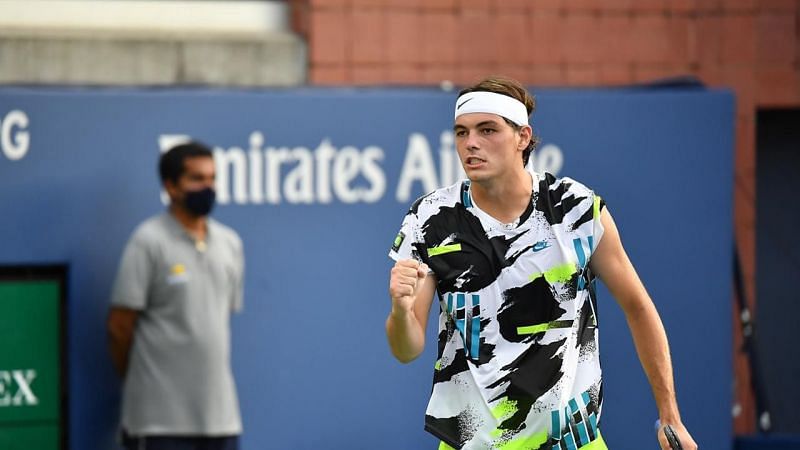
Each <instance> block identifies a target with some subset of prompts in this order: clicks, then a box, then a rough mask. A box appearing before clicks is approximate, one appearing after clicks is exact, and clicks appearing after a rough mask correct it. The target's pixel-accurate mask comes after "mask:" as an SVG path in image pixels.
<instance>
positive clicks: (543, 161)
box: [528, 144, 564, 175]
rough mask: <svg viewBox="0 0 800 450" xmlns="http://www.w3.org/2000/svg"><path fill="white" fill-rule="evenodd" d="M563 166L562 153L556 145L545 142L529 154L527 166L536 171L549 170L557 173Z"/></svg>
mask: <svg viewBox="0 0 800 450" xmlns="http://www.w3.org/2000/svg"><path fill="white" fill-rule="evenodd" d="M563 166H564V153H563V152H562V151H561V149H560V148H559V147H558V146H557V145H553V144H547V145H545V146H544V147H542V148H540V149H538V150H536V151H535V152H533V154H531V158H530V160H529V161H528V168H529V169H533V170H535V171H536V172H537V173H545V172H550V173H552V174H553V175H558V173H559V172H561V167H563Z"/></svg>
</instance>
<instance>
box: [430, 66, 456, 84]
mask: <svg viewBox="0 0 800 450" xmlns="http://www.w3.org/2000/svg"><path fill="white" fill-rule="evenodd" d="M456 78H457V70H456V66H454V65H447V66H440V65H435V66H426V67H424V68H423V69H422V82H423V83H425V84H433V85H441V83H442V82H443V81H447V82H450V83H453V80H455V79H456Z"/></svg>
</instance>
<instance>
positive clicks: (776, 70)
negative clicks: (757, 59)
mask: <svg viewBox="0 0 800 450" xmlns="http://www.w3.org/2000/svg"><path fill="white" fill-rule="evenodd" d="M756 80H757V83H758V87H757V93H756V103H757V104H758V106H759V107H761V108H797V107H800V72H798V71H797V69H795V68H794V67H792V66H784V67H760V68H758V70H757V72H756Z"/></svg>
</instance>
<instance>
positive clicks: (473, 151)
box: [453, 113, 527, 181]
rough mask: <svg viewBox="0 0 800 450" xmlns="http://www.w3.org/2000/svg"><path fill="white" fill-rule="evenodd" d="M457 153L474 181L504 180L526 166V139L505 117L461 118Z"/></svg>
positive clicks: (473, 115) (457, 127)
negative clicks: (499, 178)
mask: <svg viewBox="0 0 800 450" xmlns="http://www.w3.org/2000/svg"><path fill="white" fill-rule="evenodd" d="M453 131H454V133H455V139H456V150H458V156H459V158H460V159H461V165H462V166H464V172H466V174H467V176H468V177H469V179H470V180H472V181H488V180H491V179H494V178H497V177H502V176H503V175H505V174H506V173H508V171H510V170H517V169H519V167H520V166H521V165H522V150H524V149H525V146H527V142H525V145H522V143H523V136H521V135H520V133H519V132H518V131H517V130H515V129H514V128H513V127H512V126H511V125H509V124H508V123H507V122H506V121H505V120H504V119H503V118H502V117H500V116H498V115H497V114H490V113H469V114H463V115H461V116H458V118H457V119H456V124H455V126H454V127H453Z"/></svg>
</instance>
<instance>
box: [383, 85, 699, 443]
mask: <svg viewBox="0 0 800 450" xmlns="http://www.w3.org/2000/svg"><path fill="white" fill-rule="evenodd" d="M455 106H456V108H455V126H454V131H455V139H456V148H457V150H458V155H459V158H460V159H461V163H462V165H463V167H464V171H465V172H466V174H467V177H468V180H465V181H463V182H459V183H457V184H455V185H453V186H450V187H446V188H442V189H438V190H436V191H434V192H432V193H430V194H428V195H425V196H423V197H421V198H420V199H418V200H417V201H416V202H415V203H414V204H413V205H412V207H411V209H410V210H409V212H408V214H407V215H406V217H405V219H404V221H403V224H402V226H401V230H400V233H399V234H398V236H397V238H396V239H395V242H394V245H393V247H392V249H391V251H390V253H389V255H390V256H391V258H392V259H394V260H395V261H396V263H395V266H394V267H393V268H392V271H391V277H390V283H389V294H390V297H391V301H392V309H391V313H390V314H389V317H388V319H387V320H386V333H387V336H388V339H389V345H390V347H391V350H392V353H393V354H394V356H395V357H396V358H397V359H398V360H400V361H402V362H409V361H411V360H413V359H415V358H416V357H417V356H419V355H420V353H422V350H423V348H424V345H425V327H426V325H427V321H428V313H429V311H430V307H431V302H432V300H433V297H434V293H435V292H438V294H439V299H440V314H439V334H438V336H439V339H438V340H439V342H438V344H439V350H438V356H437V361H436V364H435V369H434V381H433V389H432V392H431V398H430V402H429V404H428V409H427V411H426V415H425V429H426V430H427V431H428V432H430V433H432V434H433V435H435V436H436V437H437V438H439V439H440V440H441V441H442V442H441V445H440V449H450V448H458V449H469V450H478V449H480V450H483V449H547V450H551V449H586V450H599V449H606V445H605V443H604V442H603V438H602V435H601V432H600V429H599V428H598V423H599V420H600V412H601V409H602V408H601V407H602V392H603V390H602V378H601V371H600V360H599V352H598V345H597V344H598V341H597V339H598V337H597V326H596V325H597V323H596V314H595V311H596V306H597V305H596V298H595V293H594V280H595V277H599V278H600V279H601V280H602V281H603V282H604V283H605V284H606V286H608V288H609V290H610V291H611V293H612V294H613V295H614V297H615V298H616V299H617V302H618V303H619V304H620V306H621V307H622V309H623V311H624V312H625V315H626V318H627V320H628V324H629V326H630V329H631V333H632V335H633V339H634V342H635V344H636V349H637V351H638V354H639V359H640V360H641V363H642V366H643V367H644V370H645V372H646V374H647V377H648V379H649V381H650V384H651V386H652V389H653V393H654V396H655V399H656V403H657V405H658V411H659V416H660V420H661V424H662V427H663V426H666V425H671V426H672V428H673V429H674V430H675V431H676V432H677V434H678V437H679V438H680V440H681V442H682V443H683V447H684V448H685V449H696V448H697V445H696V444H695V443H694V441H693V439H692V437H691V436H690V435H689V433H688V432H687V430H686V428H685V427H684V426H683V424H682V423H681V419H680V414H679V412H678V406H677V403H676V400H675V392H674V387H673V380H672V364H671V361H670V356H669V347H668V344H667V338H666V334H665V332H664V328H663V326H662V324H661V320H660V318H659V316H658V313H657V312H656V309H655V306H654V305H653V302H652V300H651V299H650V297H649V296H648V294H647V291H646V290H645V288H644V286H643V285H642V282H641V281H640V280H639V277H638V276H637V275H636V271H635V270H634V268H633V266H632V265H631V263H630V261H629V259H628V257H627V255H626V253H625V250H624V249H623V247H622V244H621V242H620V238H619V234H618V233H617V228H616V226H615V225H614V221H613V219H612V217H611V214H610V213H609V212H608V209H607V208H606V207H605V203H604V202H603V200H602V199H601V198H600V197H599V196H598V195H596V194H595V193H594V192H593V191H591V190H590V189H588V188H587V187H586V186H583V185H582V184H580V183H578V182H576V181H574V180H572V179H569V178H561V179H559V178H555V177H553V176H552V175H550V174H544V175H537V174H535V173H531V172H528V171H527V170H526V169H525V166H526V165H527V163H528V158H529V157H530V153H531V151H532V150H533V149H534V148H535V146H536V143H537V142H536V141H537V139H536V137H535V136H534V135H533V132H532V130H531V127H530V125H529V124H528V118H529V116H530V114H531V113H532V112H533V109H534V101H533V98H532V97H531V96H530V94H528V92H527V91H526V90H525V88H524V87H522V86H521V85H520V84H519V83H517V82H516V81H513V80H508V79H502V78H489V79H486V80H483V81H481V82H480V83H478V84H476V85H475V86H472V87H470V88H467V89H464V90H463V91H461V93H460V94H459V97H458V100H456V105H455ZM658 440H659V443H660V445H661V448H662V449H669V448H670V447H669V444H668V443H667V440H666V438H665V436H664V435H663V433H661V432H659V435H658ZM620 445H624V444H622V443H620Z"/></svg>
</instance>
